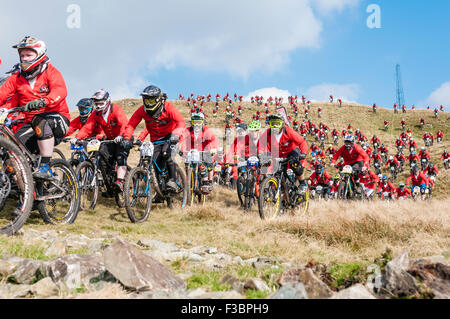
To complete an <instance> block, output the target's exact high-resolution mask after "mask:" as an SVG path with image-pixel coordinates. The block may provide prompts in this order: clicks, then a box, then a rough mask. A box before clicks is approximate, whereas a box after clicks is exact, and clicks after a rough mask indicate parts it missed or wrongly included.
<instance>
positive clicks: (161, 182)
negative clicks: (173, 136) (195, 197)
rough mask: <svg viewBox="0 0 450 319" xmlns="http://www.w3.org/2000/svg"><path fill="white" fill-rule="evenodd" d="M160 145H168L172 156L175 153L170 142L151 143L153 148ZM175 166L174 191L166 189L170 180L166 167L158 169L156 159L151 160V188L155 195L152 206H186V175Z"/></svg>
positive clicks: (174, 147) (175, 147)
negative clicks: (165, 204) (175, 186)
mask: <svg viewBox="0 0 450 319" xmlns="http://www.w3.org/2000/svg"><path fill="white" fill-rule="evenodd" d="M161 144H169V147H170V148H171V149H172V152H174V154H175V153H176V150H177V146H176V145H172V144H171V142H170V140H161V141H156V142H153V145H154V146H157V145H161ZM175 166H176V178H175V183H176V184H177V187H178V188H177V189H176V190H174V189H171V188H170V187H167V182H168V181H169V179H170V176H169V170H168V167H167V165H164V166H163V167H160V166H159V165H158V164H157V162H156V159H155V158H152V166H151V167H152V170H151V174H152V175H151V176H152V179H151V180H152V183H153V184H152V186H153V188H154V190H155V193H156V196H155V197H153V199H152V202H153V203H154V204H161V203H164V202H166V203H167V206H168V207H169V208H171V209H173V208H175V207H178V208H181V209H183V208H185V206H186V203H187V195H188V190H187V186H186V184H187V182H186V175H185V174H184V171H183V169H182V168H181V167H180V166H179V165H178V164H175ZM149 167H150V166H149ZM149 169H150V168H149Z"/></svg>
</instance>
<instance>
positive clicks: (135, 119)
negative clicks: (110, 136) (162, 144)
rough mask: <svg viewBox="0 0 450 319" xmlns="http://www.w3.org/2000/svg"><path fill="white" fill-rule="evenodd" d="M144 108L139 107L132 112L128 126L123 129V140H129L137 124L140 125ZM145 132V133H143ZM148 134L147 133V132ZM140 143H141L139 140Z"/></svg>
mask: <svg viewBox="0 0 450 319" xmlns="http://www.w3.org/2000/svg"><path fill="white" fill-rule="evenodd" d="M143 111H144V107H143V106H141V107H140V108H139V109H138V110H137V111H136V112H134V114H133V116H131V118H130V120H129V121H128V124H127V125H126V127H125V130H124V133H123V138H124V139H126V140H130V139H131V137H132V136H133V134H134V130H135V129H136V126H138V124H139V123H141V121H142V118H143V117H144V114H143ZM144 132H145V131H144ZM147 133H148V131H147ZM141 141H143V140H142V139H141Z"/></svg>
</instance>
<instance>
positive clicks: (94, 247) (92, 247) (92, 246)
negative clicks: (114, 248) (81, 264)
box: [87, 239, 107, 253]
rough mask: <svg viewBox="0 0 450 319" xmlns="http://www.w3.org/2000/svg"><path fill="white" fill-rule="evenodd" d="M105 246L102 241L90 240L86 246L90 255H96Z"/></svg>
mask: <svg viewBox="0 0 450 319" xmlns="http://www.w3.org/2000/svg"><path fill="white" fill-rule="evenodd" d="M106 247H107V245H106V244H105V243H104V242H103V239H92V240H90V241H89V243H88V245H87V249H88V250H89V252H90V253H96V252H98V251H99V250H102V249H105V248H106Z"/></svg>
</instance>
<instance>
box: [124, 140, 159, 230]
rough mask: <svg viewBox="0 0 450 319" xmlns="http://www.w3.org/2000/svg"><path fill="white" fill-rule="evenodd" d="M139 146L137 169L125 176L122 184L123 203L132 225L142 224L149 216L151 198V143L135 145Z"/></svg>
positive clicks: (152, 150)
mask: <svg viewBox="0 0 450 319" xmlns="http://www.w3.org/2000/svg"><path fill="white" fill-rule="evenodd" d="M134 145H135V146H139V153H140V160H139V164H138V166H137V167H135V168H133V169H132V170H131V171H130V173H129V174H128V175H127V177H126V179H125V184H124V201H125V209H126V211H127V215H128V218H129V219H130V220H131V222H133V223H143V222H145V221H147V219H148V217H149V216H150V211H151V208H152V198H153V197H154V193H153V192H152V191H153V188H152V184H154V183H155V181H152V175H153V174H152V161H153V160H152V158H153V152H154V146H153V144H152V143H151V142H144V143H142V145H141V143H135V144H134Z"/></svg>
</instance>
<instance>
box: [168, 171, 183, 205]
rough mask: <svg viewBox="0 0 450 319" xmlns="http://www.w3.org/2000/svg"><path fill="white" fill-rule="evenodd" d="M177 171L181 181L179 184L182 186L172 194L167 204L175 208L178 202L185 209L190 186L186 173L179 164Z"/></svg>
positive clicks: (178, 178)
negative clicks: (188, 185)
mask: <svg viewBox="0 0 450 319" xmlns="http://www.w3.org/2000/svg"><path fill="white" fill-rule="evenodd" d="M176 172H177V183H179V186H180V187H181V190H180V191H179V192H178V193H177V194H175V195H172V196H169V197H168V198H167V199H166V201H167V206H168V207H169V208H170V209H174V208H175V203H177V202H178V204H179V205H180V208H181V209H184V208H185V207H186V205H187V201H188V196H187V195H188V188H187V182H186V175H185V174H184V170H183V169H182V168H181V167H180V166H179V165H176Z"/></svg>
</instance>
